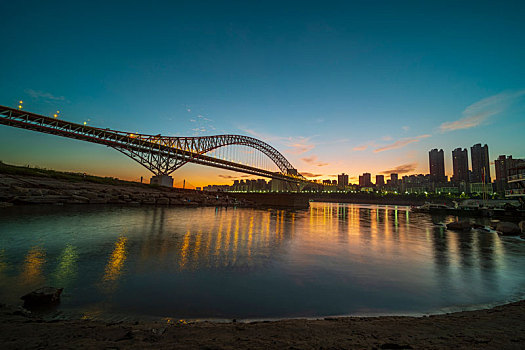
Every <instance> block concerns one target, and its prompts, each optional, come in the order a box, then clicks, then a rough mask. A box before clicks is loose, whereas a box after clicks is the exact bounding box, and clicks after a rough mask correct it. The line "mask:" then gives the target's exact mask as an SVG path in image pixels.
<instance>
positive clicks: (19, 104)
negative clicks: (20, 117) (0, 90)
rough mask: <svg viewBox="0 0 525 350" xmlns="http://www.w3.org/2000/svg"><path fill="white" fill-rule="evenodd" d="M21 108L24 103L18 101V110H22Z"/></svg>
mask: <svg viewBox="0 0 525 350" xmlns="http://www.w3.org/2000/svg"><path fill="white" fill-rule="evenodd" d="M23 106H24V101H22V100H20V101H18V109H22V107H23Z"/></svg>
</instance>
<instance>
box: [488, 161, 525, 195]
mask: <svg viewBox="0 0 525 350" xmlns="http://www.w3.org/2000/svg"><path fill="white" fill-rule="evenodd" d="M520 161H521V159H512V156H508V157H507V156H505V155H501V156H499V157H498V159H496V160H495V161H494V168H495V170H496V191H498V192H503V191H505V190H506V189H507V180H508V177H509V175H511V174H510V173H511V172H513V171H512V170H514V169H515V168H516V166H517V164H519V162H520Z"/></svg>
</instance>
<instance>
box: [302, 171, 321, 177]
mask: <svg viewBox="0 0 525 350" xmlns="http://www.w3.org/2000/svg"><path fill="white" fill-rule="evenodd" d="M301 175H303V176H305V177H320V176H323V174H314V173H309V172H306V171H302V172H301Z"/></svg>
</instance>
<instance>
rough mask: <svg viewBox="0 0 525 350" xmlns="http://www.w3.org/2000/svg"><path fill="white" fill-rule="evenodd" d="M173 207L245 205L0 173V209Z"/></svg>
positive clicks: (130, 186)
mask: <svg viewBox="0 0 525 350" xmlns="http://www.w3.org/2000/svg"><path fill="white" fill-rule="evenodd" d="M31 204H46V205H74V204H118V205H177V206H182V205H186V206H208V205H209V206H234V205H237V206H246V205H250V203H249V202H247V201H242V200H241V201H240V200H238V199H236V198H233V197H231V196H228V195H227V194H221V193H213V194H212V193H206V192H201V191H193V190H182V189H177V188H165V187H158V186H151V185H146V184H140V183H132V182H124V181H122V182H117V183H115V184H110V183H97V182H92V181H90V180H89V179H84V178H83V177H82V176H78V177H76V178H75V177H73V178H72V179H67V180H66V179H60V178H58V179H57V178H53V177H46V176H34V175H33V176H32V175H22V174H16V175H12V174H5V173H0V207H7V206H12V205H31Z"/></svg>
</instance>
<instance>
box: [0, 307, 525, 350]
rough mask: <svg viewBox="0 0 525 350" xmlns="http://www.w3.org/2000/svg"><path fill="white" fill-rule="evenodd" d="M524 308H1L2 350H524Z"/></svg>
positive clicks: (0, 330)
mask: <svg viewBox="0 0 525 350" xmlns="http://www.w3.org/2000/svg"><path fill="white" fill-rule="evenodd" d="M524 316H525V301H519V302H516V303H512V304H507V305H503V306H497V307H495V308H492V309H485V310H477V311H464V312H457V313H452V314H442V315H434V316H428V317H401V316H386V317H341V318H338V317H329V318H326V319H321V320H305V319H295V320H283V321H273V322H268V321H259V322H250V323H243V322H235V323H233V322H231V323H214V322H198V323H189V324H188V323H186V322H184V321H177V320H176V319H175V320H174V319H170V318H166V319H165V320H164V321H163V322H160V321H159V322H116V323H115V322H112V323H105V322H100V321H90V320H69V321H56V320H50V321H46V320H43V319H40V318H37V317H28V316H24V315H22V314H20V313H19V312H18V313H16V311H15V312H13V309H9V308H6V307H3V308H0V344H2V349H27V348H38V349H57V348H58V349H62V348H71V349H78V348H84V349H523V344H524V343H525V324H524V323H523V319H524Z"/></svg>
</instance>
